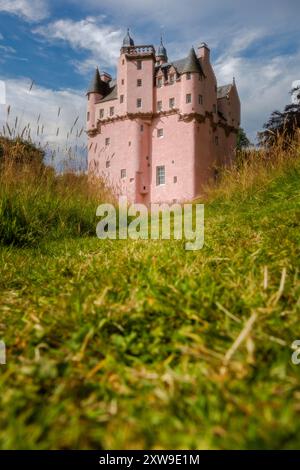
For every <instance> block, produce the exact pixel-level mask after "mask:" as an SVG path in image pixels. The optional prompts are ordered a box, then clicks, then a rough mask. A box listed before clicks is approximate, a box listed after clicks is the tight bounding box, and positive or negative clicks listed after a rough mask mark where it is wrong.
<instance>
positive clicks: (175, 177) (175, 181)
mask: <svg viewBox="0 0 300 470" xmlns="http://www.w3.org/2000/svg"><path fill="white" fill-rule="evenodd" d="M173 181H174V184H176V183H177V176H174V178H173Z"/></svg>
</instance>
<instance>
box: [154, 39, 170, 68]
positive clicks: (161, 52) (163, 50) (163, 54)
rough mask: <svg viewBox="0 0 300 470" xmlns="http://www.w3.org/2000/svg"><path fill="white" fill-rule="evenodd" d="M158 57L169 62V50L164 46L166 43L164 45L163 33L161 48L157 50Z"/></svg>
mask: <svg viewBox="0 0 300 470" xmlns="http://www.w3.org/2000/svg"><path fill="white" fill-rule="evenodd" d="M156 56H157V57H161V58H162V59H163V60H165V61H166V62H168V54H167V49H166V48H165V46H164V43H163V35H162V32H161V33H160V46H159V48H158V49H157V54H156Z"/></svg>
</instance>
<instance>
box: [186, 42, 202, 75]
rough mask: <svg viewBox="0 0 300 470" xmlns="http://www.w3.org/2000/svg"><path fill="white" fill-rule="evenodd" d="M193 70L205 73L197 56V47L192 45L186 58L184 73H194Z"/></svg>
mask: <svg viewBox="0 0 300 470" xmlns="http://www.w3.org/2000/svg"><path fill="white" fill-rule="evenodd" d="M193 72H198V73H203V72H202V68H201V65H200V62H199V60H198V58H197V56H196V52H195V49H194V48H193V47H192V49H191V50H190V53H189V55H188V57H187V59H186V62H185V64H184V67H183V70H182V73H193Z"/></svg>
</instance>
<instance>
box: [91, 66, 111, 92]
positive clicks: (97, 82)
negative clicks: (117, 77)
mask: <svg viewBox="0 0 300 470" xmlns="http://www.w3.org/2000/svg"><path fill="white" fill-rule="evenodd" d="M106 92H107V83H105V82H103V81H102V80H101V77H100V72H99V69H98V67H97V68H96V71H95V75H94V77H93V79H92V81H91V83H90V86H89V89H88V91H87V95H88V94H89V93H98V94H99V95H102V96H104V95H105V94H106Z"/></svg>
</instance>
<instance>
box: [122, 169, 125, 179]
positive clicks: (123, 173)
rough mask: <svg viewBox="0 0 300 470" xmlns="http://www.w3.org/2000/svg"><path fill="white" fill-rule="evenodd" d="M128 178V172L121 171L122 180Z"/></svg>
mask: <svg viewBox="0 0 300 470" xmlns="http://www.w3.org/2000/svg"><path fill="white" fill-rule="evenodd" d="M124 178H126V170H121V179H124Z"/></svg>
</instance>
